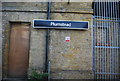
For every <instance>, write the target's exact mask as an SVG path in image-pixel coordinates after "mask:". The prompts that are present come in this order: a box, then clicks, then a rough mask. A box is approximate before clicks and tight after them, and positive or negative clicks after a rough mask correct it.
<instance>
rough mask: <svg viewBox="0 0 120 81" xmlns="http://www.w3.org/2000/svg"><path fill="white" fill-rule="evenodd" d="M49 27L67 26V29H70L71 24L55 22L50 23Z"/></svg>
mask: <svg viewBox="0 0 120 81" xmlns="http://www.w3.org/2000/svg"><path fill="white" fill-rule="evenodd" d="M51 26H67V27H71V23H55V22H51Z"/></svg>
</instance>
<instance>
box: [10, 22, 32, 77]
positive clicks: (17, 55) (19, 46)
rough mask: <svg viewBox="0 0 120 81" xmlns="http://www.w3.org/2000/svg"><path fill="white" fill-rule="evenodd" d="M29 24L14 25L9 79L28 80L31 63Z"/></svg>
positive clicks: (12, 26)
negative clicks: (29, 64)
mask: <svg viewBox="0 0 120 81" xmlns="http://www.w3.org/2000/svg"><path fill="white" fill-rule="evenodd" d="M29 29H30V28H29V24H25V23H12V24H11V35H10V50H9V58H8V77H10V78H26V77H27V69H28V62H29Z"/></svg>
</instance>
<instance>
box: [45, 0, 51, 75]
mask: <svg viewBox="0 0 120 81" xmlns="http://www.w3.org/2000/svg"><path fill="white" fill-rule="evenodd" d="M50 6H51V1H50V0H48V6H47V20H50ZM49 40H50V29H49V28H48V29H47V31H46V53H45V70H44V71H45V72H46V73H47V72H48V62H49V59H48V54H49Z"/></svg>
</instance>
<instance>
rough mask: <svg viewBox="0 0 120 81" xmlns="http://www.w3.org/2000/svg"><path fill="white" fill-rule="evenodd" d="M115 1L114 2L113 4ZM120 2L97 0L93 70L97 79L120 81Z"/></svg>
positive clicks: (117, 0) (94, 18)
mask: <svg viewBox="0 0 120 81" xmlns="http://www.w3.org/2000/svg"><path fill="white" fill-rule="evenodd" d="M112 1H113V2H112ZM119 15H120V13H119V0H104V2H103V0H95V2H94V15H93V70H94V74H95V79H120V77H119V76H120V72H119V68H120V66H119V65H120V63H119V57H120V17H119Z"/></svg>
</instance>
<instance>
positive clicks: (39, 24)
mask: <svg viewBox="0 0 120 81" xmlns="http://www.w3.org/2000/svg"><path fill="white" fill-rule="evenodd" d="M33 28H57V29H88V28H89V22H88V21H64V20H40V19H34V20H33Z"/></svg>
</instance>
